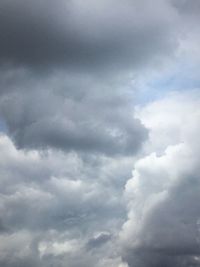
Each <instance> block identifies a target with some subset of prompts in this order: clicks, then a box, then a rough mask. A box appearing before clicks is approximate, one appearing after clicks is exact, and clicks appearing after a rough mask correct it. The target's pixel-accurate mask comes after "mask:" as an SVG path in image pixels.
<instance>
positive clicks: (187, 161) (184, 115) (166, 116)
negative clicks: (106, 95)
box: [121, 92, 200, 267]
mask: <svg viewBox="0 0 200 267" xmlns="http://www.w3.org/2000/svg"><path fill="white" fill-rule="evenodd" d="M199 104H200V98H199V94H198V93H197V92H190V93H186V94H172V95H170V96H169V97H167V98H165V99H162V100H160V101H156V102H154V103H151V104H149V105H147V106H146V107H144V108H142V109H141V110H140V111H139V112H138V116H139V117H140V118H141V120H142V121H143V123H144V124H145V125H146V126H147V127H148V128H149V129H150V140H149V142H148V144H147V146H146V153H147V151H148V153H149V154H147V155H146V156H144V157H142V158H141V159H139V160H138V161H137V162H136V163H135V167H134V170H133V178H131V179H130V180H129V181H128V182H127V184H126V190H125V196H126V198H127V201H128V210H129V212H128V220H127V222H126V223H125V224H124V225H123V230H122V232H121V238H122V243H123V246H124V259H126V260H127V262H128V263H129V266H131V267H132V266H133V267H135V266H137V267H138V266H142V267H143V266H145V267H146V266H163V265H164V266H199V265H198V264H199V256H200V243H199V240H200V232H199V231H200V229H199V220H200V208H199V201H200V177H199V172H200V167H199V166H200V152H199V151H200V150H199V148H200V142H199V135H200V126H199V122H200V111H199V109H198V107H199ZM195 264H196V265H195Z"/></svg>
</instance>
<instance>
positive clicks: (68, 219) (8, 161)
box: [0, 134, 132, 267]
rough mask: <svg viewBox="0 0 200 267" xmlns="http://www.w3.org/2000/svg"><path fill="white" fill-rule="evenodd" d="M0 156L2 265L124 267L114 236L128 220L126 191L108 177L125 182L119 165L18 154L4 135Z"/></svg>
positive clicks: (99, 159) (102, 159) (116, 162)
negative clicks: (119, 266) (124, 199)
mask: <svg viewBox="0 0 200 267" xmlns="http://www.w3.org/2000/svg"><path fill="white" fill-rule="evenodd" d="M0 150H1V152H2V153H1V157H0V169H1V171H0V187H1V189H0V213H1V216H0V239H1V241H2V242H1V245H0V264H2V265H5V266H9V267H11V266H12V267H14V266H18V265H20V266H26V265H27V263H28V262H30V266H34V267H36V266H42V267H43V266H44V267H46V266H49V265H50V264H53V266H54V265H55V266H65V265H66V262H67V264H68V265H69V266H80V264H81V262H82V263H83V266H91V267H92V266H98V267H104V266H107V262H108V261H109V262H110V264H115V263H116V264H120V262H121V260H120V255H119V254H118V253H116V251H115V252H114V250H113V248H114V247H115V243H116V238H115V239H114V238H111V236H116V233H117V232H118V231H119V229H120V225H121V223H122V221H123V217H124V216H125V206H124V202H123V198H122V197H119V196H120V195H121V196H122V187H121V186H118V185H117V186H113V185H112V184H111V183H110V184H109V181H106V179H107V178H108V175H106V173H105V171H110V172H111V173H110V179H112V180H114V179H120V180H121V176H118V177H117V176H116V175H115V172H116V173H118V171H117V169H119V170H120V173H123V171H122V169H123V168H122V166H123V161H121V159H117V158H116V159H110V158H106V157H99V156H98V157H96V158H95V157H94V158H92V156H91V158H90V160H88V159H87V160H86V159H84V158H81V157H79V156H78V155H77V154H76V153H63V152H61V151H55V150H48V151H46V153H41V152H38V151H37V150H34V151H33V150H32V151H23V150H17V149H16V147H15V146H14V144H13V142H12V141H11V140H10V139H9V137H8V136H6V135H5V134H3V135H2V134H1V136H0ZM131 161H132V160H130V163H129V166H131V164H132V163H131ZM119 163H120V164H119ZM124 164H125V165H124V168H125V170H124V173H125V176H126V173H127V166H128V165H127V164H128V162H126V160H125V161H124ZM118 166H119V167H118ZM112 170H113V174H112ZM120 183H121V181H120ZM105 199H106V201H104V200H105ZM97 233H100V234H99V235H98V236H96V235H97ZM108 233H109V234H108ZM93 243H94V244H96V245H94V246H92V244H93ZM104 244H107V245H106V247H105V246H104ZM93 251H94V252H93ZM111 259H112V260H111ZM111 266H112V265H111Z"/></svg>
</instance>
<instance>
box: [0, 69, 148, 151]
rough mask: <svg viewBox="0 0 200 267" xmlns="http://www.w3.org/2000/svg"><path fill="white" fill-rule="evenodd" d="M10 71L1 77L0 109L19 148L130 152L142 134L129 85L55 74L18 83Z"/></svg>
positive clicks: (136, 146) (134, 149) (138, 143)
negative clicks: (122, 86) (2, 86)
mask: <svg viewBox="0 0 200 267" xmlns="http://www.w3.org/2000/svg"><path fill="white" fill-rule="evenodd" d="M13 75H16V76H17V75H20V73H19V72H16V73H14V74H11V77H12V78H11V79H10V78H9V77H8V78H7V77H5V78H3V77H2V80H3V81H2V83H3V85H4V86H5V89H4V90H2V97H1V101H0V114H1V116H2V118H3V119H4V121H5V122H6V124H7V127H8V131H9V133H10V134H11V136H12V137H13V139H14V140H15V142H16V144H17V146H18V147H19V148H28V149H46V148H48V147H52V148H55V149H61V150H64V151H71V150H75V151H80V152H93V153H103V154H107V155H130V154H134V153H136V152H137V151H138V150H139V148H140V147H141V144H142V142H143V141H144V140H145V139H146V137H147V130H146V129H145V128H144V127H143V126H142V125H141V123H140V122H139V120H137V119H134V118H133V112H134V110H133V108H134V100H133V97H132V96H131V94H132V93H131V91H130V89H126V88H120V87H118V88H117V87H116V88H113V87H114V86H115V84H112V85H110V86H108V85H105V84H103V83H98V84H95V81H93V80H89V81H81V80H80V78H79V76H78V77H77V76H76V75H75V76H74V77H73V76H72V77H71V78H70V77H65V75H64V74H60V73H57V76H56V75H55V76H53V78H51V77H47V78H40V79H39V81H36V78H35V77H34V78H32V77H30V83H29V84H27V80H26V79H27V78H26V79H25V80H24V82H23V80H21V81H20V82H19V84H17V83H15V79H13ZM21 75H22V79H23V72H22V74H21ZM2 76H3V74H2ZM5 76H6V75H5ZM76 77H77V79H78V80H76ZM16 80H17V78H16ZM81 82H82V83H81ZM27 86H28V89H27ZM6 88H8V91H6ZM68 88H69V89H68ZM74 90H75V91H74ZM113 90H114V92H113ZM122 92H123V93H122Z"/></svg>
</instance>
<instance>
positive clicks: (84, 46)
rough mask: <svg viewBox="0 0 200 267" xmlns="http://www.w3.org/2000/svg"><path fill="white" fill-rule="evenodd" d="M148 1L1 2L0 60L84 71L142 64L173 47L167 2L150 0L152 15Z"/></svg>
mask: <svg viewBox="0 0 200 267" xmlns="http://www.w3.org/2000/svg"><path fill="white" fill-rule="evenodd" d="M151 2H152V1H151ZM151 2H149V3H146V2H145V1H142V2H141V1H137V0H136V1H133V2H130V1H127V0H126V1H125V2H124V3H123V4H122V3H121V2H120V1H113V0H109V1H105V0H104V1H96V2H93V1H90V0H87V1H84V2H82V1H79V0H73V1H63V0H59V1H57V2H56V3H55V2H53V1H50V2H49V1H46V0H45V1H43V2H42V3H41V2H40V1H38V0H37V1H34V2H33V1H24V0H18V1H17V2H15V3H14V2H13V1H5V0H3V1H1V5H0V10H1V19H0V25H1V40H2V42H1V44H0V58H1V62H5V63H6V62H7V63H15V64H22V65H24V64H25V65H28V66H37V67H41V68H43V67H44V66H48V65H56V66H59V65H63V64H64V65H65V66H67V67H68V68H70V69H73V68H75V69H79V70H80V71H83V72H85V71H87V70H88V69H89V70H90V71H92V70H95V69H97V70H98V69H101V71H103V69H104V68H106V69H107V70H109V69H119V68H120V69H121V70H122V69H123V68H127V67H130V66H138V65H141V64H142V65H143V64H146V63H147V59H149V60H151V59H152V58H153V57H155V58H157V59H158V58H159V56H160V55H163V54H165V53H167V54H168V52H169V51H171V49H172V48H173V47H174V41H173V38H172V35H171V34H173V31H172V28H171V27H170V25H171V24H172V22H173V21H174V19H176V15H175V12H174V11H173V8H172V6H171V5H169V4H168V2H167V1H163V0H162V1H154V3H155V4H156V8H157V12H156V13H155V12H154V9H153V8H152V5H151ZM169 17H170V19H169Z"/></svg>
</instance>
